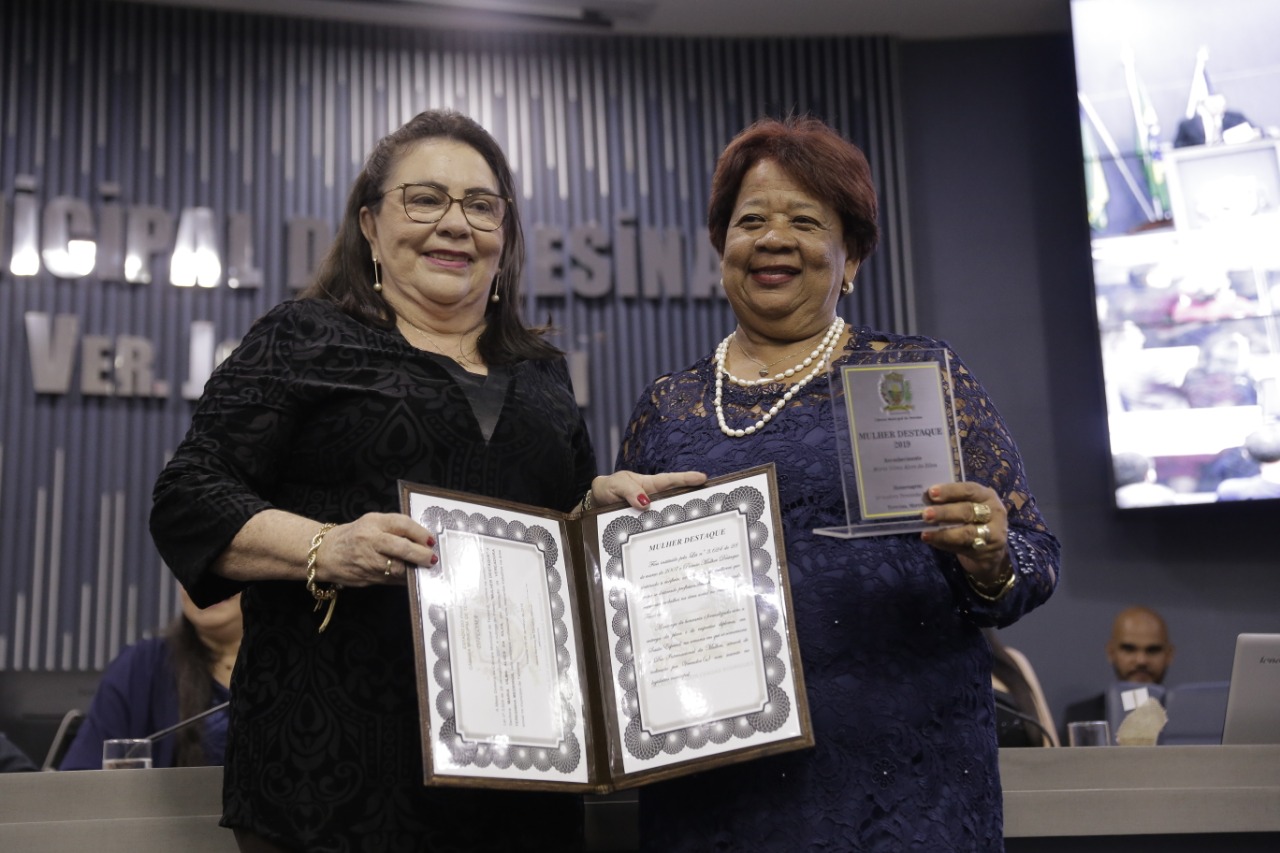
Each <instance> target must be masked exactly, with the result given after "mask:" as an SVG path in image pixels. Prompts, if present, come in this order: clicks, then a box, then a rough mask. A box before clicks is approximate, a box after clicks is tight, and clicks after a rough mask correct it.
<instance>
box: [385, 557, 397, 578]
mask: <svg viewBox="0 0 1280 853" xmlns="http://www.w3.org/2000/svg"><path fill="white" fill-rule="evenodd" d="M393 562H395V561H394V560H392V559H391V558H390V557H387V570H386V571H385V572H383V574H384V575H386V576H387V577H391V564H392V563H393Z"/></svg>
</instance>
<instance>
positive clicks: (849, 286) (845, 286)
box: [840, 279, 853, 296]
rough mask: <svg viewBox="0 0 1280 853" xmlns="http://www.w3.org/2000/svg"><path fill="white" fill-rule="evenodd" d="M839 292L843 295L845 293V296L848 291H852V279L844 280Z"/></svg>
mask: <svg viewBox="0 0 1280 853" xmlns="http://www.w3.org/2000/svg"><path fill="white" fill-rule="evenodd" d="M840 293H841V294H843V295H845V296H848V295H849V294H850V293H853V280H852V279H851V280H849V281H846V282H845V283H844V284H842V285H840Z"/></svg>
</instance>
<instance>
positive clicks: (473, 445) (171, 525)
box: [151, 300, 595, 853]
mask: <svg viewBox="0 0 1280 853" xmlns="http://www.w3.org/2000/svg"><path fill="white" fill-rule="evenodd" d="M442 361H443V360H442V359H441V358H440V357H438V356H433V355H431V354H428V353H424V352H421V351H419V350H416V349H414V348H413V347H411V346H410V345H409V344H408V343H407V342H406V341H405V340H404V339H403V338H402V337H401V336H400V335H399V333H398V332H394V331H391V332H386V331H381V330H377V329H372V328H369V327H366V326H364V325H362V324H360V323H358V322H356V321H355V320H353V319H352V318H350V317H348V316H346V315H345V314H342V313H340V312H339V311H337V310H336V309H335V308H334V307H333V306H332V305H330V304H329V303H327V302H322V301H317V300H300V301H295V302H289V303H285V304H283V305H281V306H278V307H277V308H275V309H273V310H272V311H271V312H270V313H269V314H267V315H266V316H265V317H264V318H263V319H262V320H260V321H259V322H258V323H257V324H256V325H255V326H254V327H253V328H252V330H250V332H249V334H248V335H247V336H246V338H245V339H244V341H243V342H242V344H241V345H240V347H239V348H238V349H237V350H236V352H235V353H234V354H233V355H232V356H231V357H230V358H229V359H228V360H227V361H226V362H225V363H223V364H222V365H221V366H220V367H219V368H218V369H217V370H216V371H215V372H214V375H213V377H212V378H211V379H210V380H209V384H208V386H207V387H206V389H205V393H204V397H203V398H202V400H201V402H200V404H199V406H198V407H197V409H196V412H195V416H194V418H193V420H192V424H191V429H190V432H189V433H188V435H187V437H186V439H185V440H184V441H183V443H182V444H181V446H180V447H179V448H178V450H177V452H176V453H175V455H174V457H173V460H172V461H171V462H170V463H169V465H168V466H167V467H166V468H165V470H164V472H163V473H162V474H161V476H160V479H159V480H158V482H157V483H156V488H155V495H154V508H153V512H152V520H151V526H152V532H153V535H154V537H155V540H156V544H157V546H158V547H159V549H160V552H161V554H162V556H163V557H164V559H165V561H166V563H167V564H168V565H169V566H170V567H171V568H172V570H173V571H174V573H175V574H176V575H177V576H178V578H179V579H180V580H181V581H182V582H183V584H184V585H185V586H186V587H187V589H188V590H189V591H191V593H192V597H193V598H194V599H195V600H196V602H197V603H205V604H207V603H210V602H213V601H216V600H219V599H221V598H223V597H225V596H227V595H229V594H230V593H233V592H235V591H236V590H237V589H238V588H239V585H237V584H234V583H232V582H230V581H228V580H226V579H225V578H222V577H220V576H218V575H214V574H212V573H211V572H210V571H209V566H210V564H211V563H212V562H213V561H214V560H215V559H216V558H217V557H218V555H219V554H220V553H221V552H222V551H223V550H224V549H225V548H226V547H227V545H228V544H229V543H230V542H231V540H232V538H234V536H235V535H236V533H237V532H238V531H239V530H240V528H241V527H242V526H243V525H244V523H245V522H246V521H248V520H249V518H251V517H252V516H253V515H254V514H256V513H258V512H260V511H262V510H264V509H267V508H278V509H282V510H288V511H291V512H296V513H299V514H301V515H304V516H307V517H309V518H312V519H315V520H316V521H317V522H325V521H332V522H339V523H341V522H347V521H352V520H354V519H356V518H358V517H359V516H360V515H362V514H364V513H366V512H371V511H377V512H398V511H399V495H398V493H397V488H396V481H397V480H398V479H405V480H409V481H412V482H417V483H423V484H431V485H437V486H443V487H446V488H450V489H456V490H459V491H466V492H471V493H474V494H481V495H488V496H490V497H498V498H505V499H508V500H513V501H520V502H522V503H528V504H534V505H537V506H544V507H552V508H555V509H560V510H568V509H570V508H571V507H572V506H573V505H574V503H575V502H576V501H577V500H578V498H579V497H581V495H582V494H583V493H584V492H585V491H586V490H587V488H588V487H589V485H590V482H591V477H592V476H593V475H594V474H595V459H594V455H593V452H592V448H591V443H590V441H589V439H588V436H587V432H586V426H585V424H584V423H583V420H582V417H581V414H580V412H579V410H578V407H577V405H576V403H575V401H574V397H573V391H572V389H571V387H570V383H569V377H568V371H567V368H566V365H565V363H564V360H563V359H555V360H551V361H536V362H533V361H530V362H521V363H518V364H515V365H511V366H509V367H506V368H503V369H500V370H494V371H491V373H490V380H492V381H499V382H501V381H504V379H505V383H506V385H505V395H504V396H503V397H502V398H501V399H502V408H501V412H500V414H499V416H498V420H497V423H496V424H495V425H494V426H493V432H492V435H491V436H490V437H489V439H488V440H486V439H485V437H484V435H483V432H482V430H481V427H480V424H479V422H478V421H477V419H476V417H475V413H474V411H473V409H472V405H471V403H470V402H469V400H468V397H467V395H466V394H465V393H464V390H463V388H462V387H460V385H459V384H458V383H457V381H456V380H455V379H454V378H452V377H451V375H450V371H449V369H448V368H447V367H446V365H445V364H443V363H442ZM303 544H304V548H303V550H302V551H301V552H300V553H299V555H298V579H297V580H296V581H287V582H286V581H271V582H262V583H254V584H250V585H248V586H247V588H245V591H244V597H243V599H242V601H243V608H244V623H245V636H244V641H243V644H242V645H241V647H240V657H239V659H238V661H237V663H236V668H235V673H234V676H233V678H232V703H233V707H232V719H231V727H230V731H229V733H228V745H227V769H226V782H225V788H224V815H223V824H224V825H226V826H231V827H237V828H245V829H249V830H252V831H254V832H257V833H259V834H260V835H262V836H264V837H266V838H267V839H269V840H272V841H274V842H276V843H278V844H283V845H285V846H286V847H288V848H290V849H298V850H306V851H370V853H373V851H377V853H390V851H405V852H406V853H409V851H412V853H419V851H437V850H449V851H454V850H458V851H461V850H466V851H473V850H573V849H576V848H577V847H579V846H580V844H581V841H580V839H581V818H582V815H581V798H579V797H572V796H567V795H551V794H540V793H537V794H535V793H505V792H504V793H497V792H490V791H472V790H457V789H436V788H432V789H427V788H424V787H423V784H422V747H421V739H420V736H419V730H418V725H419V723H418V700H417V693H416V685H415V679H414V663H413V640H412V631H411V626H410V620H409V604H408V599H407V594H406V591H405V588H404V587H371V588H366V589H346V590H343V591H342V593H341V595H340V596H339V599H338V602H337V607H336V609H335V611H334V615H333V621H332V622H331V624H330V625H329V627H328V629H327V630H326V631H325V633H323V634H318V633H317V631H316V629H317V627H318V626H319V624H320V619H321V617H322V616H323V615H324V614H323V612H320V613H316V612H314V611H313V608H314V601H313V600H312V598H311V596H310V595H309V594H308V593H307V591H306V589H305V588H304V585H303V568H304V564H305V557H306V553H305V543H303Z"/></svg>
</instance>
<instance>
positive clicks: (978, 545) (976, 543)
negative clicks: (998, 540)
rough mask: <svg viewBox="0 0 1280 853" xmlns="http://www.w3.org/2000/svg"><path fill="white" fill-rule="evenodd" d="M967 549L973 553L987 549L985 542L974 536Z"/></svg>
mask: <svg viewBox="0 0 1280 853" xmlns="http://www.w3.org/2000/svg"><path fill="white" fill-rule="evenodd" d="M969 547H970V548H972V549H973V550H975V551H981V550H982V549H983V548H985V547H987V540H985V539H983V538H982V537H981V536H975V537H973V541H972V542H970V543H969Z"/></svg>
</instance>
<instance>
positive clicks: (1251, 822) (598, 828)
mask: <svg viewBox="0 0 1280 853" xmlns="http://www.w3.org/2000/svg"><path fill="white" fill-rule="evenodd" d="M1000 770H1001V776H1002V778H1003V782H1004V799H1005V835H1006V839H1007V844H1008V850H1009V851H1010V853H1024V852H1025V851H1064V852H1065V851H1075V850H1080V849H1085V848H1086V847H1087V849H1088V850H1089V851H1090V853H1105V851H1111V850H1115V851H1125V853H1132V851H1134V850H1140V849H1150V848H1148V847H1143V846H1135V844H1139V843H1140V842H1141V841H1142V838H1144V837H1145V838H1146V839H1152V842H1151V843H1156V842H1155V841H1154V839H1155V838H1156V837H1158V843H1159V845H1160V847H1159V849H1160V850H1161V851H1163V852H1164V853H1168V851H1204V850H1225V849H1229V850H1232V851H1233V853H1235V851H1264V850H1265V851H1268V853H1272V851H1275V850H1280V746H1159V747H1110V748H1095V749H1069V748H1064V749H1009V750H1001V753H1000ZM221 787H222V771H221V768H216V767H198V768H180V769H173V770H150V771H80V772H74V773H9V774H0V850H3V851H14V853H17V851H22V853H65V851H68V850H84V851H91V852H92V853H149V851H155V853H173V851H183V853H236V845H235V841H234V839H233V837H232V834H231V832H230V831H229V830H226V829H221V828H220V827H218V816H219V814H220V812H221ZM587 811H588V814H587V823H588V831H589V839H590V838H592V837H594V838H595V839H596V841H594V842H590V841H589V844H590V846H589V849H592V850H597V851H604V850H617V851H622V850H634V849H635V847H634V843H635V842H634V839H635V792H625V793H623V794H621V795H618V796H617V797H613V798H603V799H602V798H594V797H593V798H588V802H587ZM593 826H594V832H593V831H592V827H593ZM607 837H612V838H614V839H623V840H624V841H622V842H616V841H615V842H613V843H610V842H607V841H604V840H603V839H605V838H607ZM1086 837H1087V839H1086ZM618 843H622V844H624V845H625V846H617V844H618ZM1082 845H1083V846H1082Z"/></svg>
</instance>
